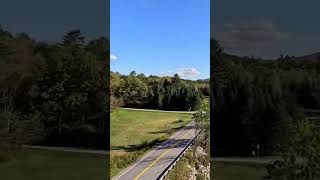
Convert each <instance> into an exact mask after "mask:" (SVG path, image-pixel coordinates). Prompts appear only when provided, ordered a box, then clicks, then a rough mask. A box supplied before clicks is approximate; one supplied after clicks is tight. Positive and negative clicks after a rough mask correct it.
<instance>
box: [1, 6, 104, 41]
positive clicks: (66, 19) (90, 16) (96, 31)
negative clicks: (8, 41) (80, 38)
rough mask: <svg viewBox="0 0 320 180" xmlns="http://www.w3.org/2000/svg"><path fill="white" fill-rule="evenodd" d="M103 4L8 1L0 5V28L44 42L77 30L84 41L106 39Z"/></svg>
mask: <svg viewBox="0 0 320 180" xmlns="http://www.w3.org/2000/svg"><path fill="white" fill-rule="evenodd" d="M109 9H110V8H109V7H108V3H107V0H25V1H22V0H10V1H3V2H1V6H0V25H1V26H2V28H3V29H5V30H8V31H10V32H12V33H20V32H26V33H28V34H29V35H30V36H31V37H32V38H35V39H36V40H41V41H47V42H58V41H61V39H62V37H63V35H64V34H65V33H66V32H68V31H70V30H74V29H80V30H81V31H82V32H83V33H84V34H85V36H86V37H87V38H88V39H92V38H98V37H101V36H108V34H109V27H108V25H109V23H108V20H109V17H108V12H109Z"/></svg>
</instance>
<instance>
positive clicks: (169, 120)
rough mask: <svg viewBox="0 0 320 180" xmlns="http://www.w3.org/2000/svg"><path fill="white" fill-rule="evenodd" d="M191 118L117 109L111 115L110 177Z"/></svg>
mask: <svg viewBox="0 0 320 180" xmlns="http://www.w3.org/2000/svg"><path fill="white" fill-rule="evenodd" d="M191 117H192V115H191V114H182V113H173V112H149V111H148V112H147V111H135V110H128V109H117V110H115V111H114V112H112V113H111V122H110V134H111V139H110V142H111V176H114V175H116V174H117V173H118V172H119V171H120V170H122V169H124V168H125V167H127V166H128V165H129V164H131V163H133V162H134V161H135V160H137V159H138V158H139V157H140V156H141V155H143V154H144V153H145V152H146V151H147V150H148V148H150V147H151V146H152V145H154V144H153V142H159V141H161V140H165V138H167V137H169V136H170V135H171V134H172V133H173V132H175V131H177V130H178V129H179V128H181V127H183V126H185V125H186V124H188V123H189V122H190V121H191ZM160 139H161V140H160ZM157 140H159V141H157ZM145 147H146V148H145Z"/></svg>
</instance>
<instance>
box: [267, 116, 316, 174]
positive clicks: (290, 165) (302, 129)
mask: <svg viewBox="0 0 320 180" xmlns="http://www.w3.org/2000/svg"><path fill="white" fill-rule="evenodd" d="M282 154H283V156H282V160H279V161H275V162H274V163H272V164H269V165H268V166H267V170H268V177H267V179H270V180H315V179H320V130H319V129H318V128H317V127H315V126H314V125H312V124H311V123H310V122H308V121H301V122H299V123H298V124H297V126H296V129H295V135H294V136H293V137H292V139H291V141H290V143H289V144H288V145H287V146H286V147H285V148H284V150H283V152H282Z"/></svg>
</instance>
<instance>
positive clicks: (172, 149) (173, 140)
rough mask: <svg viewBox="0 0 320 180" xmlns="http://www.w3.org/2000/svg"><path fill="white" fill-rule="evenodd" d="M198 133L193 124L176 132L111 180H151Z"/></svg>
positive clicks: (155, 177) (156, 176) (157, 175)
mask: <svg viewBox="0 0 320 180" xmlns="http://www.w3.org/2000/svg"><path fill="white" fill-rule="evenodd" d="M198 132H199V131H198V130H196V129H195V127H194V124H189V125H188V126H186V127H185V128H183V129H181V130H180V131H178V132H176V133H175V134H174V135H173V136H171V137H170V138H169V139H168V141H166V142H164V143H162V144H161V145H160V146H158V147H156V148H155V149H154V150H152V151H151V152H149V153H148V154H146V155H145V156H144V157H142V158H141V159H140V160H139V161H138V162H136V163H135V164H134V165H132V166H130V167H129V168H127V169H125V170H123V171H122V172H120V173H119V175H118V176H116V177H114V178H113V180H138V179H139V180H153V179H157V178H158V177H159V176H160V174H161V173H162V172H163V171H164V170H165V169H166V168H167V167H168V166H169V165H170V163H171V162H172V161H174V159H175V158H176V157H177V156H178V155H179V154H180V153H181V152H182V151H183V150H184V149H185V147H186V146H188V144H189V143H190V142H191V141H192V140H193V139H194V138H195V137H196V135H197V133H198Z"/></svg>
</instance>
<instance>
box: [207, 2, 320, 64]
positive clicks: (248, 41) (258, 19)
mask: <svg viewBox="0 0 320 180" xmlns="http://www.w3.org/2000/svg"><path fill="white" fill-rule="evenodd" d="M211 6H212V11H211V23H212V28H211V36H212V37H214V38H216V39H217V40H219V41H220V43H221V45H222V46H223V47H224V49H225V51H226V52H228V53H231V54H236V55H242V56H251V55H253V56H255V57H262V58H275V57H279V56H280V54H289V55H290V56H301V55H307V54H312V53H316V52H320V45H319V42H320V33H319V32H320V22H319V19H320V13H319V7H320V1H319V0H307V1H301V0H268V1H258V0H241V1H239V0H213V3H212V4H211Z"/></svg>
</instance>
